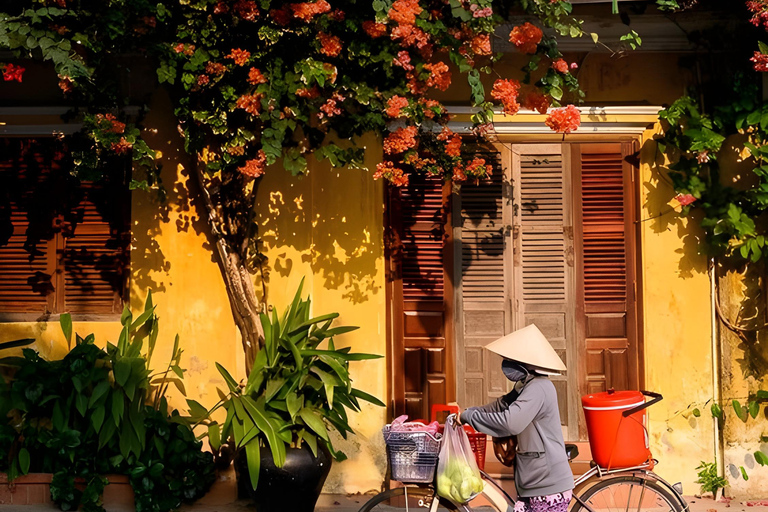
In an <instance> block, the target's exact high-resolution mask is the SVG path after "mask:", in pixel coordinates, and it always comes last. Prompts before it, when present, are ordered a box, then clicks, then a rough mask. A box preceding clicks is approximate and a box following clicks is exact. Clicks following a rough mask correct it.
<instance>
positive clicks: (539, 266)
mask: <svg viewBox="0 0 768 512" xmlns="http://www.w3.org/2000/svg"><path fill="white" fill-rule="evenodd" d="M567 169H568V155H567V153H566V154H564V152H563V145H562V144H518V145H515V146H513V147H512V171H513V182H514V183H515V184H516V185H517V187H516V190H515V199H516V200H515V203H516V204H519V208H518V209H517V212H516V214H515V216H514V233H515V244H514V250H515V253H514V256H513V260H514V301H513V302H514V308H515V324H514V329H520V328H522V327H525V326H526V325H530V324H535V325H536V326H537V327H538V328H539V329H540V330H541V332H542V333H543V334H544V335H545V336H546V337H547V339H548V340H549V341H550V343H551V344H552V346H553V347H554V349H555V351H556V352H557V353H558V355H560V357H561V358H562V359H563V362H565V364H566V366H567V367H568V368H569V370H570V371H568V372H566V374H565V375H562V376H560V375H558V376H553V377H551V379H552V381H553V382H554V384H555V388H556V389H557V392H558V393H557V395H558V406H559V409H560V421H561V423H562V425H563V427H564V430H565V434H566V436H567V437H572V436H571V432H572V431H576V432H577V431H578V407H579V402H578V391H577V388H578V377H577V371H576V367H577V365H576V364H575V362H576V360H577V344H576V336H575V301H574V288H575V281H574V280H575V274H574V260H573V223H572V200H571V182H570V173H569V172H567Z"/></svg>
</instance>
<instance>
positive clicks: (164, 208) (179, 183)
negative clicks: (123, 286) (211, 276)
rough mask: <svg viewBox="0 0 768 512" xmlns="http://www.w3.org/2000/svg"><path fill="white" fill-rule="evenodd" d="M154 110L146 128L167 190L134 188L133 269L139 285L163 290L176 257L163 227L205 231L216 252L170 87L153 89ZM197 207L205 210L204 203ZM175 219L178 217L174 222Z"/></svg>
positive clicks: (199, 233)
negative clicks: (163, 239) (163, 241)
mask: <svg viewBox="0 0 768 512" xmlns="http://www.w3.org/2000/svg"><path fill="white" fill-rule="evenodd" d="M149 112H150V113H149V115H148V116H147V118H146V119H145V120H144V125H145V126H147V127H151V128H147V129H145V130H144V138H145V140H146V141H147V144H149V146H150V147H151V148H153V149H155V150H158V151H159V152H160V160H159V163H160V165H161V166H162V169H161V175H160V177H161V179H162V182H163V186H164V187H165V192H166V194H167V196H166V198H165V200H164V201H161V200H160V198H159V196H158V194H157V193H155V192H143V191H140V190H137V191H135V192H134V193H133V194H134V199H133V204H132V221H133V222H132V226H131V228H132V229H131V233H132V248H131V262H132V269H131V270H132V278H133V284H134V285H135V286H136V287H137V288H139V289H141V290H153V291H156V292H164V291H167V288H166V284H167V283H166V279H163V276H164V275H165V276H167V275H168V274H169V272H170V270H171V262H170V261H169V259H168V258H166V255H165V254H164V252H163V247H162V246H161V245H160V241H159V240H160V235H161V234H163V229H168V227H172V226H175V230H176V232H178V233H187V232H189V231H190V230H193V231H194V232H195V234H197V235H205V236H206V241H205V242H204V243H203V249H205V250H206V251H209V252H210V255H211V261H215V258H214V254H213V248H212V246H211V244H210V242H209V241H208V240H209V239H210V229H209V227H208V225H207V223H206V222H205V221H204V220H203V219H202V218H201V217H200V216H199V215H198V214H197V212H196V211H195V210H193V208H192V207H193V205H196V204H197V202H198V201H200V200H201V198H200V194H199V191H198V187H197V184H196V182H195V181H194V178H193V177H192V176H190V170H191V169H192V167H191V166H192V165H193V161H192V159H191V158H190V157H189V155H188V154H187V153H186V151H185V150H184V141H183V139H182V138H181V136H177V135H176V134H177V133H178V130H177V129H176V118H175V116H173V115H172V112H173V107H172V105H171V102H170V98H169V97H168V95H167V93H166V92H165V91H162V90H161V91H159V92H158V93H157V94H155V95H154V97H153V101H152V105H151V107H150V110H149ZM171 135H173V136H171ZM134 173H135V174H136V173H139V174H138V175H136V176H135V179H140V178H141V176H140V173H141V171H134ZM198 210H199V211H202V208H198ZM172 219H173V220H174V221H175V222H173V223H172ZM136 300H138V299H136ZM134 306H136V307H140V306H141V304H134Z"/></svg>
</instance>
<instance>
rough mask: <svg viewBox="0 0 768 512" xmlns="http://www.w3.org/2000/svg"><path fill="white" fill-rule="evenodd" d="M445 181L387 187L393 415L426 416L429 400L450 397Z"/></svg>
mask: <svg viewBox="0 0 768 512" xmlns="http://www.w3.org/2000/svg"><path fill="white" fill-rule="evenodd" d="M446 201H447V193H446V190H445V182H444V181H443V180H441V179H434V178H426V177H423V176H413V178H412V180H411V183H410V184H409V185H408V186H406V187H402V188H400V189H395V188H390V189H389V201H388V205H389V208H388V213H389V219H390V226H389V228H390V231H391V233H390V240H391V242H390V246H389V248H388V251H389V260H390V266H391V267H390V296H391V314H392V318H391V322H392V323H391V336H392V361H393V368H392V370H391V379H392V381H393V382H392V394H393V397H392V399H393V400H392V401H393V414H394V415H395V416H398V415H400V414H407V415H408V416H409V417H410V418H412V419H428V418H429V412H430V408H431V405H432V404H435V403H446V402H448V401H452V400H453V392H452V391H450V390H451V388H452V385H449V382H452V380H451V375H450V371H451V370H452V364H450V359H449V356H450V350H449V347H447V345H446V339H447V338H448V337H449V336H450V333H451V332H452V329H451V327H450V325H449V323H450V322H449V319H450V311H449V303H448V300H447V297H450V296H451V295H452V293H453V288H452V287H451V286H450V283H449V279H447V276H446V274H445V266H446V264H448V263H447V262H446V258H445V251H446V245H447V244H446V241H447V233H446V229H445V224H446V222H447V220H448V217H447V215H446V209H445V207H444V205H445V204H446Z"/></svg>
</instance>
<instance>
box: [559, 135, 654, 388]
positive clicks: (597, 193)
mask: <svg viewBox="0 0 768 512" xmlns="http://www.w3.org/2000/svg"><path fill="white" fill-rule="evenodd" d="M631 152H632V143H629V142H625V143H610V144H578V145H575V146H574V149H573V155H574V164H575V165H574V169H575V171H576V172H575V176H576V183H577V186H576V198H577V201H578V203H577V205H578V208H577V212H578V213H577V215H578V219H579V222H578V227H579V229H578V230H577V233H576V239H577V240H576V242H577V249H578V250H577V255H578V258H577V268H578V276H579V281H580V282H581V283H583V286H582V287H580V288H579V295H578V322H577V326H578V330H579V335H580V336H579V337H580V338H581V339H582V340H583V341H582V343H583V350H584V354H585V358H584V359H585V360H584V362H583V368H584V370H583V373H584V375H583V378H582V383H581V387H582V390H583V392H584V393H594V392H599V391H604V390H606V389H608V388H615V389H637V388H638V386H639V373H640V371H639V353H638V335H637V317H636V315H637V313H636V299H635V247H636V243H635V230H634V222H633V219H634V216H635V213H634V212H635V201H634V194H633V190H634V188H633V184H632V182H633V173H632V167H631V166H630V164H628V163H627V162H626V161H625V157H626V156H627V155H629V154H630V153H631Z"/></svg>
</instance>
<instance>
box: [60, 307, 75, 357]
mask: <svg viewBox="0 0 768 512" xmlns="http://www.w3.org/2000/svg"><path fill="white" fill-rule="evenodd" d="M59 324H60V325H61V331H62V332H63V333H64V338H66V340H67V347H69V348H70V349H71V348H72V315H70V314H69V313H62V314H61V315H60V316H59Z"/></svg>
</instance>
